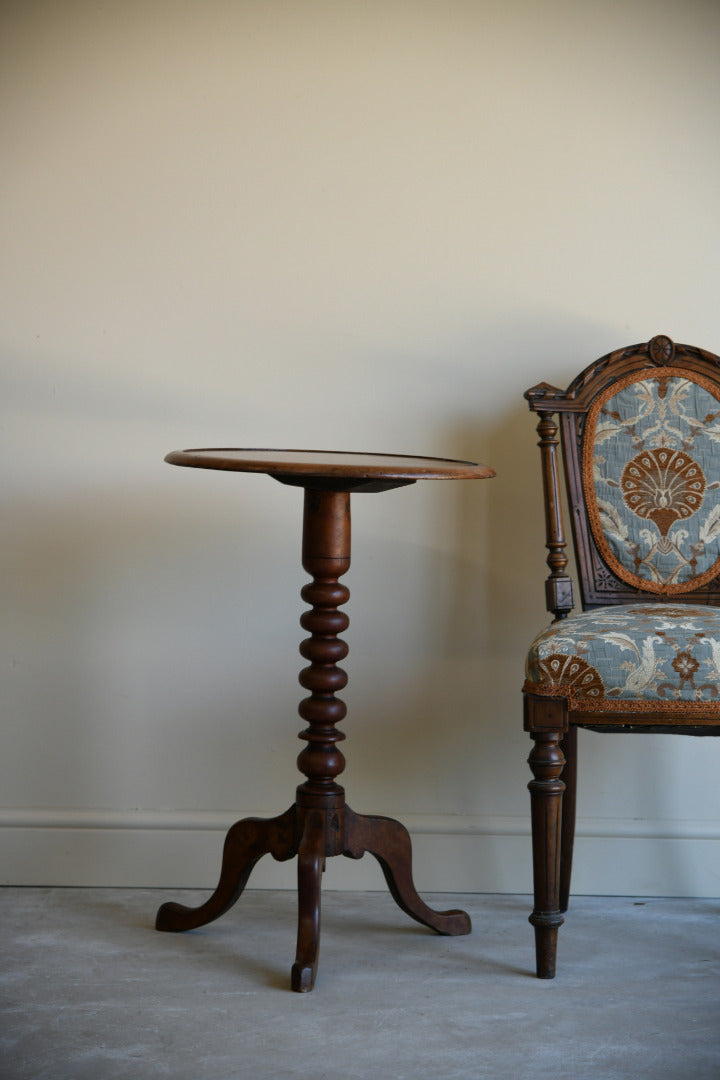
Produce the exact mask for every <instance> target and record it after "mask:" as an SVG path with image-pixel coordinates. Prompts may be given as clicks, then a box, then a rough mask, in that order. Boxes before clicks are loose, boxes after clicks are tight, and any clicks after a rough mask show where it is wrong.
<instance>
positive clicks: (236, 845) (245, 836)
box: [156, 449, 495, 991]
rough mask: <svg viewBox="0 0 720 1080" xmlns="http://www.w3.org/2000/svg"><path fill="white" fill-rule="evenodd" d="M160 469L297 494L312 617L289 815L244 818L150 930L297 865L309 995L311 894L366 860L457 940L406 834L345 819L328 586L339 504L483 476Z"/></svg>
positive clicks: (423, 466) (336, 570)
mask: <svg viewBox="0 0 720 1080" xmlns="http://www.w3.org/2000/svg"><path fill="white" fill-rule="evenodd" d="M165 460H166V461H168V462H170V464H172V465H185V466H190V467H191V468H201V469H225V470H230V471H236V472H255V473H267V474H268V475H270V476H272V477H273V478H274V479H276V480H279V481H281V482H282V483H283V484H291V485H294V486H295V487H302V488H304V492H305V494H304V511H303V538H302V565H303V567H304V568H305V570H306V571H307V572H308V574H310V575H311V576H312V579H313V580H312V581H311V582H309V583H308V584H307V585H305V586H304V587H303V589H302V591H301V596H302V598H303V600H305V601H306V602H307V603H308V604H311V605H312V607H311V609H310V610H309V611H306V612H305V613H304V614H303V615H302V617H301V619H300V625H301V626H302V627H303V629H304V630H306V631H308V632H309V634H310V637H309V638H306V639H305V640H304V641H303V642H302V644H301V645H300V654H301V656H303V657H304V658H305V659H306V660H308V661H309V662H310V663H309V666H308V667H306V668H304V669H303V670H302V671H301V673H300V684H301V686H303V687H304V688H305V690H308V691H309V694H310V696H309V697H306V698H305V699H304V700H303V701H302V702H301V704H300V706H299V710H298V711H299V713H300V716H301V717H302V719H303V720H304V721H305V722H306V723H307V725H308V726H307V728H306V729H305V730H304V731H302V732H301V733H300V738H301V739H304V740H305V741H306V742H307V746H306V747H305V749H304V750H302V752H301V753H300V755H299V757H298V759H297V764H298V768H299V770H300V772H302V773H303V775H304V776H305V777H306V780H305V783H304V784H300V786H299V787H298V788H297V792H296V797H295V802H294V804H293V805H292V806H291V807H290V809H289V810H287V811H286V812H285V813H284V814H281V815H280V816H279V817H276V818H268V819H261V818H245V819H243V820H242V821H238V822H236V823H235V824H234V825H233V826H232V828H231V829H230V831H229V832H228V834H227V836H226V838H225V846H224V849H223V858H222V868H221V872H220V881H219V883H218V886H217V888H216V889H215V892H214V893H213V894H212V896H211V897H210V898H209V899H208V900H207V901H206V902H205V903H204V904H202V905H200V906H199V907H197V908H191V907H186V906H184V905H182V904H177V903H172V902H170V903H166V904H163V905H162V907H161V908H160V910H159V911H158V914H157V921H156V927H157V929H158V930H172V931H181V930H191V929H194V928H195V927H198V926H204V925H205V924H206V923H209V922H211V921H212V920H213V919H216V918H218V916H219V915H222V914H223V913H224V912H225V911H227V910H228V908H230V907H231V906H232V905H233V904H234V903H235V901H236V900H237V899H238V898H239V896H240V894H241V893H242V891H243V889H244V888H245V885H246V883H247V881H248V878H249V877H250V873H251V871H252V869H253V867H254V866H255V863H256V862H257V861H258V860H259V859H260V858H261V857H262V856H263V855H266V854H270V855H272V856H273V857H274V858H275V859H277V860H280V861H282V860H286V859H290V858H292V857H293V856H295V855H297V857H298V907H299V914H298V935H297V953H296V956H295V963H294V964H293V967H292V975H291V986H292V989H293V990H298V991H308V990H312V988H313V984H314V982H315V975H316V972H317V964H318V948H319V944H320V886H321V877H322V873H323V870H324V868H325V859H326V858H327V857H328V856H331V855H347V856H349V857H350V858H351V859H359V858H361V857H362V856H363V855H364V854H365V852H369V853H370V854H371V855H374V856H375V858H376V859H377V860H378V862H379V864H380V866H381V868H382V871H383V874H384V875H385V880H386V882H387V886H388V888H389V890H390V893H391V894H392V896H393V899H394V900H395V902H396V903H397V904H398V905H399V906H400V908H402V910H403V911H405V912H406V913H407V914H408V915H410V916H411V918H413V919H416V920H417V921H418V922H419V923H423V924H424V925H425V926H428V927H430V928H431V929H433V930H436V931H437V932H438V933H439V934H467V933H469V932H470V919H469V917H468V916H467V914H466V913H465V912H464V911H457V910H452V911H433V910H432V909H431V908H429V907H428V906H427V905H426V904H425V903H424V902H423V901H422V900H421V898H420V897H419V896H418V893H417V891H416V889H415V885H414V884H413V878H412V849H411V843H410V836H409V834H408V832H407V829H406V828H405V827H404V826H403V825H401V824H400V822H398V821H394V820H393V819H392V818H386V817H376V816H367V815H361V814H356V813H354V812H353V811H352V810H351V809H350V807H349V806H348V805H347V804H346V802H345V792H344V790H343V788H342V787H341V786H340V785H339V784H338V783H337V782H336V777H337V776H338V775H339V774H340V773H341V772H342V771H343V769H344V767H345V758H344V757H343V755H342V753H341V751H340V750H339V748H338V746H337V744H338V743H339V742H340V741H341V740H342V739H344V738H345V736H344V734H343V733H342V732H340V731H338V730H337V729H336V727H335V725H336V724H337V723H338V722H339V721H341V720H342V719H343V718H344V717H345V713H346V708H345V705H344V704H343V702H342V701H341V700H340V699H339V698H337V697H336V696H335V695H336V692H337V691H339V690H342V688H343V687H344V686H345V685H346V684H347V675H346V674H345V672H344V671H343V670H342V668H340V667H338V666H337V664H338V661H341V660H343V659H344V658H345V657H346V656H347V654H348V646H347V644H346V643H345V642H344V641H343V640H342V639H341V638H339V637H338V634H340V633H342V632H343V631H344V630H346V629H347V627H348V625H349V619H348V617H347V615H345V614H344V613H343V612H340V611H338V608H339V607H340V605H342V604H345V603H346V602H347V601H348V599H349V597H350V592H349V590H348V589H347V588H346V587H345V586H344V585H341V584H340V582H339V579H340V577H341V576H342V575H343V574H344V573H346V572H347V570H348V568H349V566H350V493H351V492H356V491H357V492H360V491H366V492H367V491H389V490H390V489H391V488H396V487H402V486H403V485H406V484H413V483H414V482H415V481H416V480H433V479H434V480H440V479H485V478H487V477H491V476H494V475H495V474H494V471H493V470H492V469H490V468H488V467H487V466H485V465H476V464H474V463H472V462H467V461H446V460H443V459H441V458H422V457H406V456H400V455H388V454H355V453H323V452H320V451H304V450H223V449H220V450H176V451H173V452H172V453H170V454H168V455H167V457H166V458H165Z"/></svg>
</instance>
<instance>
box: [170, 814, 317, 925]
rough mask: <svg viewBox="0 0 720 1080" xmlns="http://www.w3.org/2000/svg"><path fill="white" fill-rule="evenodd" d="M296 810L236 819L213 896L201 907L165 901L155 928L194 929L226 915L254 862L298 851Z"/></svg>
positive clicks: (238, 896)
mask: <svg viewBox="0 0 720 1080" xmlns="http://www.w3.org/2000/svg"><path fill="white" fill-rule="evenodd" d="M295 814H296V810H295V807H294V806H291V807H290V809H289V810H287V811H286V812H285V813H284V814H281V815H280V817H276V818H268V819H267V820H264V819H262V818H243V820H242V821H236V822H235V824H234V825H233V826H232V828H231V829H230V831H229V832H228V834H227V836H226V837H225V846H224V848H223V858H222V868H221V871H220V881H219V882H218V886H217V888H216V889H215V892H214V893H213V894H212V896H211V897H210V898H209V899H208V900H206V901H205V903H204V904H201V905H200V907H196V908H191V907H186V906H185V905H184V904H176V903H174V902H172V901H171V902H170V903H167V904H163V905H162V907H161V908H160V909H159V911H158V913H157V918H156V920H155V928H156V930H172V931H182V930H194V929H195V928H196V927H198V926H205V925H206V923H209V922H212V921H213V920H214V919H217V918H219V916H220V915H223V914H224V913H225V912H226V911H227V910H228V909H229V908H231V907H232V905H233V904H234V903H235V901H236V900H238V899H239V898H240V896H241V895H242V891H243V889H244V888H245V886H246V884H247V881H248V878H249V877H250V874H251V873H252V869H253V867H254V866H255V863H256V862H258V860H259V859H261V858H262V856H263V855H272V856H273V858H275V859H278V860H279V861H280V862H282V861H284V860H285V859H290V858H292V856H293V855H294V854H295V850H296V844H295Z"/></svg>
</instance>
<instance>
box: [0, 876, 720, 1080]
mask: <svg viewBox="0 0 720 1080" xmlns="http://www.w3.org/2000/svg"><path fill="white" fill-rule="evenodd" d="M206 896H207V894H206V893H196V892H184V893H181V892H174V893H173V892H172V891H170V892H168V891H167V890H165V891H162V892H160V891H152V890H144V889H34V888H28V889H0V994H1V995H2V1010H1V1012H0V1078H2V1080H66V1078H67V1080H85V1078H87V1080H91V1078H92V1080H116V1078H120V1077H122V1078H126V1077H127V1078H132V1080H151V1078H155V1077H172V1078H173V1080H235V1078H242V1080H245V1078H248V1080H283V1078H285V1077H307V1078H310V1080H326V1078H328V1080H329V1078H330V1077H339V1078H342V1080H355V1078H357V1080H370V1078H373V1080H405V1078H408V1080H409V1078H411V1077H412V1078H413V1080H426V1078H427V1080H455V1078H463V1080H465V1078H482V1077H492V1078H493V1080H516V1078H517V1080H520V1078H522V1080H524V1078H526V1077H527V1078H532V1080H544V1078H546V1077H547V1078H549V1077H553V1078H554V1080H560V1078H568V1080H584V1078H585V1077H593V1078H594V1077H597V1078H602V1080H620V1078H622V1080H643V1078H646V1077H647V1078H652V1080H719V1078H720V934H719V933H718V930H719V928H720V901H717V900H651V899H648V900H645V901H639V900H637V899H633V898H614V899H600V898H596V897H591V898H588V897H579V898H578V899H577V900H575V902H574V905H573V908H572V910H571V912H570V913H569V915H568V919H567V922H566V924H565V926H564V927H563V928H562V930H561V932H560V953H559V971H558V976H557V978H556V979H555V980H554V981H553V982H540V981H538V980H536V979H535V978H533V976H532V965H533V957H532V931H531V928H530V927H529V925H528V924H527V921H526V919H527V913H528V900H527V898H526V897H518V896H478V895H471V896H468V895H465V896H462V897H459V896H437V895H435V896H432V897H427V898H426V899H428V901H429V902H430V903H431V904H432V905H433V906H435V907H439V908H443V907H453V906H462V907H464V908H465V909H466V910H467V911H468V912H469V913H470V915H471V917H472V920H473V933H472V934H471V935H470V936H469V937H464V938H442V937H438V936H437V935H435V934H433V933H431V932H429V931H427V930H425V929H423V928H422V927H420V926H418V925H417V924H415V923H413V922H412V921H410V920H409V919H408V918H407V917H406V916H405V915H403V913H402V912H401V911H400V910H399V909H398V908H396V907H395V905H394V903H393V902H392V900H391V899H390V897H389V896H388V895H386V894H384V893H379V892H378V893H375V892H373V893H339V892H326V893H325V894H324V897H323V932H322V944H321V959H320V970H319V975H318V980H317V983H316V987H315V990H314V991H313V992H312V993H311V994H294V993H291V992H290V990H289V968H290V964H291V962H292V959H293V957H294V950H295V912H296V907H295V897H294V895H293V894H292V893H288V892H262V891H252V890H250V891H248V892H246V894H245V895H244V896H243V897H242V898H241V900H240V901H239V902H238V904H237V906H236V907H235V908H233V910H232V911H231V912H229V913H227V914H226V915H225V916H223V917H222V919H220V920H218V921H217V922H216V923H213V924H212V925H211V926H208V927H205V928H203V929H202V930H196V931H193V932H192V933H188V934H160V933H157V932H156V931H155V930H153V919H154V912H155V910H156V908H157V906H158V904H159V903H160V902H161V901H162V900H165V899H173V898H174V899H182V900H184V901H185V902H187V903H192V904H195V903H197V902H199V901H200V900H201V899H204V898H205V897H206Z"/></svg>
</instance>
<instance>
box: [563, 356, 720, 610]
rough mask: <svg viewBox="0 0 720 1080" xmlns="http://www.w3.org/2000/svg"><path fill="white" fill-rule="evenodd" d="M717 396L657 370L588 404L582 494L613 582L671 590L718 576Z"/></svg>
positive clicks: (702, 384)
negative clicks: (613, 577)
mask: <svg viewBox="0 0 720 1080" xmlns="http://www.w3.org/2000/svg"><path fill="white" fill-rule="evenodd" d="M719 393H720V391H718V387H717V385H715V384H714V383H713V382H711V381H710V380H707V379H704V378H703V377H702V376H695V377H693V378H689V377H688V372H687V371H681V370H679V369H676V368H665V369H661V370H656V371H644V372H641V373H640V374H639V375H638V374H633V375H631V376H629V377H626V378H624V379H620V380H619V381H618V382H616V383H613V384H612V385H611V386H610V387H609V388H608V390H606V391H605V392H604V393H603V394H601V395H600V396H599V398H598V399H597V400H596V402H595V404H594V405H593V407H592V408H591V409H590V411H589V413H588V420H587V426H586V431H585V440H584V453H583V460H584V467H583V487H584V493H585V500H586V504H587V508H588V515H589V518H590V525H591V528H592V532H593V536H594V539H595V542H596V544H597V546H598V550H599V551H600V553H601V555H602V557H603V559H604V560H605V561H606V562H607V564H608V566H609V567H610V569H611V570H612V572H613V573H614V574H615V575H616V576H617V577H618V578H619V579H620V580H621V581H624V582H626V583H628V584H630V585H632V586H634V587H636V588H643V589H645V590H649V591H651V592H656V593H663V594H667V595H672V594H673V593H681V592H690V591H692V590H693V589H696V588H698V586H700V585H702V584H704V583H705V582H707V581H709V580H711V579H712V578H714V577H716V576H717V574H718V572H720V398H719V397H718V394H719Z"/></svg>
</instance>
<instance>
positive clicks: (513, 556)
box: [0, 0, 720, 896]
mask: <svg viewBox="0 0 720 1080" xmlns="http://www.w3.org/2000/svg"><path fill="white" fill-rule="evenodd" d="M1 18H2V29H1V32H0V50H1V51H2V55H1V56H0V124H1V128H0V132H1V134H0V140H1V142H0V145H1V146H2V169H0V185H1V186H2V199H1V200H0V236H1V239H0V264H1V273H2V283H1V291H0V295H2V301H3V309H4V315H3V319H2V326H1V328H0V365H1V368H2V377H3V385H4V390H3V401H4V406H5V407H4V409H3V420H2V426H1V428H0V437H1V438H2V443H3V449H2V473H3V481H2V484H3V497H2V507H3V519H4V520H3V528H2V533H3V545H2V561H3V570H2V594H3V596H2V604H1V607H0V620H1V621H2V650H1V655H0V664H1V665H2V675H1V678H0V687H1V690H0V694H1V702H2V727H1V730H2V734H1V735H0V745H1V749H0V805H1V806H2V810H1V811H0V826H1V827H0V856H1V857H0V866H1V867H2V871H1V872H2V877H3V880H5V881H7V882H13V883H23V882H25V883H60V884H70V883H104V884H115V883H117V884H147V885H166V886H168V887H170V886H179V885H202V886H206V885H213V884H214V882H215V878H216V875H217V872H218V869H219V854H220V843H221V839H222V836H223V834H224V831H225V829H226V827H227V825H228V824H229V823H230V822H232V821H233V820H234V819H235V818H237V817H240V816H243V815H245V814H248V813H259V814H263V815H268V814H275V813H278V812H280V811H281V810H283V809H285V808H286V806H287V805H289V803H290V802H291V800H292V792H293V790H294V786H295V784H296V782H297V781H298V779H299V774H298V773H297V772H296V770H295V766H294V757H295V754H296V752H297V750H298V749H299V747H300V744H299V743H297V742H296V739H295V733H296V731H297V730H299V728H300V726H301V724H300V721H299V718H297V716H296V708H297V702H298V700H299V697H300V696H301V691H300V688H299V686H298V685H297V682H296V672H297V670H298V669H299V667H300V666H301V660H300V657H299V655H298V653H297V646H298V643H299V640H300V638H301V636H302V631H301V630H300V628H299V626H298V624H297V620H298V617H299V614H300V612H301V611H302V610H303V608H304V606H305V605H303V603H302V601H301V600H300V598H299V590H300V587H301V585H302V584H303V583H304V581H305V580H306V577H305V575H304V573H303V571H302V570H301V568H300V563H299V538H300V510H301V495H300V493H299V492H296V491H293V490H291V489H286V488H283V487H281V486H280V485H278V484H275V483H273V482H272V481H270V480H269V479H267V478H265V477H234V476H227V475H221V474H217V475H216V474H211V473H203V472H194V471H191V470H180V469H170V468H169V467H168V466H166V465H164V464H163V462H162V458H163V455H164V454H165V452H166V451H167V450H169V449H172V448H175V447H180V446H187V445H240V446H242V445H248V446H257V445H259V446H263V445H270V446H273V445H287V446H307V447H315V448H321V449H323V448H331V447H342V448H346V449H351V450H383V451H395V452H401V453H421V454H425V453H430V454H438V455H443V456H460V457H469V458H473V459H475V460H483V461H488V462H489V463H491V464H493V465H494V466H495V467H496V469H497V472H498V477H497V479H496V480H493V481H490V482H486V483H479V484H471V483H456V484H432V483H425V484H418V485H415V486H413V487H410V488H407V489H403V490H400V491H396V492H393V493H390V494H385V495H366V496H362V495H360V496H356V498H355V500H354V503H353V519H354V561H353V566H352V569H351V571H350V573H349V575H348V577H347V579H346V581H347V583H348V585H349V586H350V589H351V592H352V598H351V601H350V604H349V607H348V613H349V614H350V617H351V627H350V631H349V632H348V635H347V637H348V640H349V642H350V645H351V653H350V657H349V660H348V671H349V674H350V684H349V686H348V689H347V691H346V693H345V694H344V695H343V696H344V697H345V699H346V701H347V702H348V705H349V715H348V719H347V721H346V723H345V725H344V729H345V731H346V733H347V736H348V738H347V742H346V743H345V744H344V747H345V750H346V753H347V756H348V768H347V771H346V773H345V774H344V782H345V784H346V787H347V789H348V798H349V801H350V802H351V804H352V805H353V807H354V808H355V809H357V810H359V811H372V812H377V813H382V812H386V813H390V814H393V815H396V816H398V817H400V818H402V819H403V820H404V821H405V822H406V823H407V824H408V825H409V827H410V828H411V831H412V832H413V836H414V838H415V851H416V877H417V883H418V885H419V887H420V888H421V889H424V890H432V889H444V890H449V891H453V890H456V891H463V890H468V889H478V890H488V891H493V890H507V891H522V892H526V891H529V889H530V861H529V838H528V796H527V792H526V789H525V785H526V783H527V780H528V778H529V774H528V770H527V766H526V764H525V759H526V757H527V751H528V746H529V741H528V740H527V738H526V736H525V735H524V734H523V733H522V730H521V715H520V712H521V709H520V706H521V701H520V694H519V691H520V685H521V679H522V663H523V655H524V651H525V648H526V646H527V644H528V641H529V639H530V637H531V636H532V635H533V634H534V633H535V631H536V630H537V629H539V627H540V626H542V625H543V623H544V622H545V621H546V616H545V612H544V607H543V585H542V581H543V577H544V569H545V563H544V554H545V553H544V547H543V526H542V520H541V506H540V490H539V467H538V461H537V451H536V447H535V441H536V440H535V433H534V423H533V421H532V418H531V417H530V416H529V414H527V412H526V409H525V406H524V402H523V400H522V392H523V390H525V389H526V388H527V387H528V386H529V385H531V384H533V383H535V382H537V381H539V380H541V379H547V380H549V381H552V382H555V383H558V384H560V385H565V384H566V383H567V382H568V381H569V380H570V378H571V377H572V376H573V375H574V374H575V373H576V372H577V371H578V370H579V369H580V367H582V366H583V365H584V364H586V363H587V362H589V361H590V360H592V359H594V358H596V357H597V356H599V355H601V354H603V353H605V352H607V351H608V350H610V349H612V348H615V347H617V346H619V345H623V344H626V343H630V342H635V341H644V340H647V339H648V338H649V337H650V336H652V335H653V334H656V333H660V332H662V333H668V334H670V335H671V336H672V337H675V338H676V339H677V340H679V341H683V342H689V343H693V344H698V345H701V346H704V347H706V348H709V349H713V350H716V351H720V317H719V316H718V304H717V282H718V271H719V270H720V225H719V220H718V211H719V209H720V198H719V194H718V193H719V191H720V187H719V184H718V177H719V176H720V147H719V142H718V107H719V105H720V45H719V42H720V8H719V7H718V5H717V4H715V3H712V2H710V0H708V2H702V0H626V2H624V3H618V2H615V0H593V2H585V0H574V2H571V0H566V2H563V0H548V2H544V3H542V4H540V3H537V2H536V0H486V2H482V0H481V2H476V3H472V2H470V0H467V2H463V0H447V2H444V3H432V2H421V0H416V2H410V0H406V2H394V0H386V2H382V3H380V2H377V3H376V2H373V0H370V2H367V3H363V4H357V3H351V2H343V0H336V2H334V3H331V2H310V0H309V2H301V0H297V2H291V0H289V2H284V3H283V2H279V0H266V2H259V0H258V2H254V3H252V2H245V3H243V2H241V0H236V2H230V0H225V2H223V0H205V2H203V3H200V2H199V0H178V2H175V3H172V2H160V0H123V2H120V0H117V2H114V3H113V2H110V3H104V4H101V3H93V2H89V0H88V2H84V0H78V2H71V0H56V2H54V3H40V2H33V0H25V2H19V0H16V2H14V3H13V2H10V3H6V4H5V5H3V9H2V15H1ZM719 754H720V749H718V748H717V747H716V746H715V744H714V742H713V741H700V740H698V741H694V740H691V739H683V740H675V741H673V740H672V739H670V738H669V737H660V736H654V737H646V738H644V739H638V738H632V737H628V738H626V739H619V738H615V739H610V738H607V737H603V736H598V735H592V734H584V737H582V739H581V770H582V771H581V792H580V817H581V820H580V827H579V840H578V856H577V874H576V887H577V889H578V890H580V891H590V892H607V893H648V894H654V893H658V894H663V893H689V894H699V895H702V894H705V895H714V896H717V895H720V850H719V843H718V841H719V840H720V796H719V795H718V784H717V771H718V762H719V761H720V758H719V757H718V755H719ZM293 881H294V870H293V868H292V867H291V866H279V865H276V864H273V863H272V861H271V860H264V861H263V863H261V864H260V866H259V867H258V868H257V870H256V872H255V875H254V877H253V878H252V879H251V884H255V885H260V886H262V885H278V884H279V885H288V886H291V885H292V884H293ZM327 885H328V887H336V888H344V887H348V886H352V887H360V886H362V887H370V888H380V887H381V877H380V873H379V870H378V869H377V867H375V865H374V864H373V865H370V864H369V863H368V860H363V861H362V862H361V863H359V864H354V863H351V862H349V861H348V860H333V861H331V863H330V864H329V867H328V874H327Z"/></svg>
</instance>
